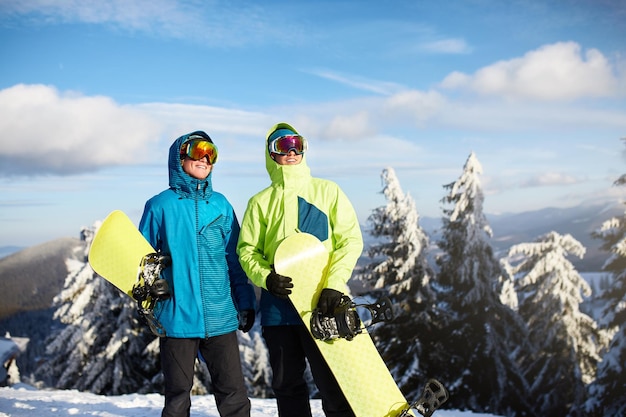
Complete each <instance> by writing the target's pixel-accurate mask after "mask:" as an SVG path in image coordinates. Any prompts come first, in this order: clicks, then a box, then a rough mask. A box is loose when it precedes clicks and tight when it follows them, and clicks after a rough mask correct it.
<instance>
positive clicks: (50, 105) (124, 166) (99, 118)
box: [0, 0, 626, 246]
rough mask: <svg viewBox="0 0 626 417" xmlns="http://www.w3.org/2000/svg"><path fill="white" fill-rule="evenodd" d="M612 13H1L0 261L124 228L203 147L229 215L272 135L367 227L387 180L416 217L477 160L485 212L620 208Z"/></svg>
mask: <svg viewBox="0 0 626 417" xmlns="http://www.w3.org/2000/svg"><path fill="white" fill-rule="evenodd" d="M624 22H626V3H625V2H623V1H621V0H560V1H530V0H529V1H500V0H471V1H449V2H441V1H415V0H412V1H393V0H391V1H386V2H380V1H310V2H304V1H302V2H299V1H275V0H264V1H262V2H261V1H258V2H248V1H237V2H232V1H200V0H195V1H185V2H181V1H170V0H145V1H143V0H142V1H137V0H135V1H131V0H116V1H105V0H93V1H89V0H85V1H80V2H76V1H56V2H50V1H47V0H34V1H29V0H23V1H19V2H17V1H12V0H0V51H1V55H0V56H1V57H2V60H1V63H0V115H1V116H0V246H5V245H19V246H29V245H34V244H38V243H43V242H45V241H48V240H52V239H55V238H57V237H63V236H78V233H79V231H80V228H81V227H82V226H91V225H92V224H93V223H94V222H95V221H97V220H100V219H103V218H104V217H105V216H106V214H107V213H109V212H110V211H112V210H114V209H121V210H124V211H125V212H127V213H128V214H129V215H130V216H131V218H132V219H133V220H134V221H136V222H138V220H139V218H140V216H141V212H142V210H143V205H144V203H145V201H146V200H147V199H148V198H150V197H151V196H152V195H154V194H156V193H158V192H160V191H161V190H163V189H165V188H166V187H167V167H166V164H167V163H166V154H167V150H168V148H169V145H170V144H171V143H172V141H173V140H174V139H175V138H176V137H178V136H180V135H182V134H184V133H188V132H190V131H193V130H205V131H206V132H207V133H208V134H209V135H210V136H211V137H212V138H213V139H214V141H215V142H216V144H217V145H218V147H219V150H220V158H219V161H218V163H217V164H216V166H215V169H214V175H213V182H214V187H215V189H217V190H218V191H221V192H222V193H224V194H225V195H226V196H227V197H228V198H229V199H230V200H231V202H232V203H233V206H234V207H235V210H236V212H237V214H238V215H239V216H242V215H243V211H244V210H245V205H246V203H247V200H248V198H249V197H250V196H251V195H253V194H254V193H255V192H257V191H259V190H260V189H261V188H263V187H265V186H267V185H268V184H269V179H268V175H267V173H266V171H265V166H264V157H263V152H264V150H263V143H264V137H265V133H266V131H267V129H269V127H270V126H272V125H273V124H275V123H277V122H280V121H286V122H288V123H290V124H292V125H294V126H295V127H296V129H298V130H299V131H300V133H302V134H303V135H304V136H305V137H307V138H308V139H309V145H310V150H309V154H308V157H307V159H308V163H309V165H310V166H311V169H312V173H313V175H315V176H320V177H324V178H328V179H331V180H334V181H336V182H337V183H339V185H340V186H341V187H342V188H343V189H344V191H345V192H346V194H348V196H349V197H350V199H351V200H352V202H353V204H354V206H355V208H356V210H357V213H358V215H359V218H360V219H361V221H362V222H365V221H366V219H367V217H368V215H369V214H370V213H371V211H372V210H373V209H374V208H376V207H378V206H381V205H383V204H385V201H384V198H383V196H382V195H381V193H380V191H381V186H382V184H381V181H380V174H381V172H382V170H383V169H384V168H386V167H393V168H394V169H395V171H396V174H397V176H398V178H399V180H400V184H401V185H402V188H403V189H404V190H405V191H407V192H409V193H410V195H411V196H412V197H413V199H414V200H415V202H416V207H417V210H418V212H419V214H420V216H429V217H430V216H441V213H442V212H441V208H442V204H441V202H440V201H441V199H442V198H443V197H444V196H445V189H444V188H443V185H444V184H448V183H451V182H453V181H455V180H456V179H457V178H458V177H459V176H460V174H461V172H462V169H463V165H464V163H465V161H466V160H467V157H468V156H469V154H470V153H471V152H475V154H476V156H477V158H478V160H479V161H480V163H481V164H482V167H483V175H482V177H481V179H482V184H483V188H484V191H485V205H484V209H485V212H487V213H494V214H495V213H504V212H520V211H527V210H536V209H540V208H544V207H570V206H575V205H579V204H587V203H589V202H601V201H607V202H620V201H622V200H623V199H624V197H626V193H625V192H624V190H623V189H620V188H618V187H614V186H613V185H612V184H613V181H615V180H616V179H617V178H618V177H619V176H620V175H621V174H623V173H625V172H626V169H625V168H626V166H625V164H624V162H625V161H626V160H625V154H626V147H625V145H626V143H625V142H624V141H622V140H620V139H621V138H624V137H626V23H624Z"/></svg>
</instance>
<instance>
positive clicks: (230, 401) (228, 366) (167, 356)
mask: <svg viewBox="0 0 626 417" xmlns="http://www.w3.org/2000/svg"><path fill="white" fill-rule="evenodd" d="M160 346H161V368H162V371H163V377H164V383H165V407H164V408H163V412H162V413H161V416H162V417H188V416H189V414H190V409H191V397H190V393H191V388H192V385H193V375H194V365H195V361H196V358H197V357H198V353H200V354H201V355H202V358H203V359H204V360H205V362H206V366H207V368H208V370H209V373H210V375H211V380H212V382H213V391H214V392H213V395H214V396H215V403H216V405H217V409H218V411H219V413H220V416H221V417H250V400H249V399H248V395H247V391H246V386H245V383H244V379H243V372H242V370H241V361H240V359H239V345H238V342H237V335H236V333H235V332H231V333H227V334H224V335H221V336H215V337H209V338H207V339H178V338H170V337H164V338H161V340H160Z"/></svg>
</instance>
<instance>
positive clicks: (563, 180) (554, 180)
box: [521, 172, 580, 187]
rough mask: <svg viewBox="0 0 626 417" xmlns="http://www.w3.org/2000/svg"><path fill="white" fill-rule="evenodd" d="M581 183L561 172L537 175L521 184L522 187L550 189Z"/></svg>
mask: <svg viewBox="0 0 626 417" xmlns="http://www.w3.org/2000/svg"><path fill="white" fill-rule="evenodd" d="M578 182H580V179H578V178H575V177H573V176H571V175H567V174H563V173H559V172H544V173H542V174H540V175H536V176H534V177H532V178H530V179H528V180H527V181H526V182H524V183H523V184H521V186H522V187H550V186H563V185H572V184H576V183H578Z"/></svg>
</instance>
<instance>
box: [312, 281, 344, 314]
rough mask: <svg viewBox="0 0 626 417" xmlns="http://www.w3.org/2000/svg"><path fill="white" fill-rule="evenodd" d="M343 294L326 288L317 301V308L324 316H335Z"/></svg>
mask: <svg viewBox="0 0 626 417" xmlns="http://www.w3.org/2000/svg"><path fill="white" fill-rule="evenodd" d="M341 297H343V293H342V292H339V291H337V290H333V289H332V288H324V289H323V290H322V293H321V294H320V298H319V300H317V308H318V309H319V310H320V312H321V313H322V314H323V315H324V316H328V317H331V316H333V315H334V314H335V308H337V307H338V306H339V303H340V302H341Z"/></svg>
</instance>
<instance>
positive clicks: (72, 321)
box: [36, 222, 160, 395]
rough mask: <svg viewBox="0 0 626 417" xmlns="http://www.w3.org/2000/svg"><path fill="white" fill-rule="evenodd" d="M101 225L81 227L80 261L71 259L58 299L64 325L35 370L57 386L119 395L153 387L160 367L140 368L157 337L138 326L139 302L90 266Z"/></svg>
mask: <svg viewBox="0 0 626 417" xmlns="http://www.w3.org/2000/svg"><path fill="white" fill-rule="evenodd" d="M98 226H99V222H96V224H95V225H94V227H93V228H86V229H84V230H83V231H82V236H83V238H84V239H85V240H86V241H87V245H86V249H85V252H84V254H83V256H82V259H78V260H72V259H70V260H68V262H67V265H68V271H69V272H68V276H67V278H66V280H65V286H64V289H63V291H62V292H61V293H60V294H59V295H58V296H56V297H55V299H54V305H55V306H56V311H55V314H54V317H55V319H58V320H59V321H60V322H61V323H63V324H65V326H64V327H63V328H61V329H58V330H57V331H55V332H53V333H52V335H51V336H50V338H49V339H48V341H47V345H48V347H47V350H46V357H45V358H44V362H43V363H42V365H41V366H40V367H39V368H38V369H37V370H36V376H37V378H39V379H43V380H45V381H50V382H51V384H52V385H53V386H54V387H55V388H59V389H77V390H79V391H90V392H93V393H97V394H105V395H118V394H127V393H133V392H138V391H143V392H146V391H148V392H149V391H153V390H151V389H150V386H151V381H152V380H154V379H155V374H157V373H158V372H159V371H160V370H159V369H158V368H154V367H151V368H149V369H145V367H142V366H140V365H141V362H140V358H141V356H142V354H143V352H144V349H145V348H146V346H147V345H148V343H150V341H151V340H152V339H154V336H152V335H151V334H150V332H149V331H147V330H146V329H147V327H146V326H144V325H142V324H140V323H139V322H138V320H137V315H136V314H135V313H134V310H135V304H134V302H133V301H132V300H131V299H130V297H127V296H125V295H123V294H121V293H120V291H118V290H117V289H116V288H115V287H114V286H113V285H111V284H109V283H108V282H107V281H105V280H104V279H102V278H101V277H99V276H98V275H97V274H96V273H95V272H94V271H93V270H92V269H91V267H90V266H89V264H88V261H87V255H88V253H89V248H90V243H91V240H92V238H93V236H94V234H95V232H96V230H97V227H98Z"/></svg>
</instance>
